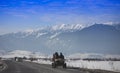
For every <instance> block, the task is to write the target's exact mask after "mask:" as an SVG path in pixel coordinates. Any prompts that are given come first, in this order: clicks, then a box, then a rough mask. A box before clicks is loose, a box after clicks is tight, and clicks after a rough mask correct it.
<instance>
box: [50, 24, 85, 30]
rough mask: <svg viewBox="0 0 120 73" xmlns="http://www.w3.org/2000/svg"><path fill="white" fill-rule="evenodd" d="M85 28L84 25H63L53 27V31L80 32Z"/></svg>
mask: <svg viewBox="0 0 120 73" xmlns="http://www.w3.org/2000/svg"><path fill="white" fill-rule="evenodd" d="M82 28H84V26H83V25H81V24H76V25H75V24H71V25H70V24H61V25H55V26H52V29H53V30H80V29H82Z"/></svg>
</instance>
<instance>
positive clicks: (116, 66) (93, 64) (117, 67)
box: [66, 60, 120, 72]
mask: <svg viewBox="0 0 120 73" xmlns="http://www.w3.org/2000/svg"><path fill="white" fill-rule="evenodd" d="M66 63H67V66H70V67H79V68H87V69H101V70H109V71H116V72H120V61H83V60H77V61H67V62H66Z"/></svg>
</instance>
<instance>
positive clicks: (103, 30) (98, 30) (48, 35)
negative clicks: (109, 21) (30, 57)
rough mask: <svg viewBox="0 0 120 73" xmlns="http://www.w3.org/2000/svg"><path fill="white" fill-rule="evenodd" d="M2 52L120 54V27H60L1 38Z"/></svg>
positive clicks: (10, 34) (18, 33)
mask: <svg viewBox="0 0 120 73" xmlns="http://www.w3.org/2000/svg"><path fill="white" fill-rule="evenodd" d="M0 50H5V51H13V50H28V51H33V52H34V51H35V52H36V51H39V52H41V53H47V54H51V53H53V52H55V51H58V52H63V53H65V54H73V53H102V54H120V25H105V24H94V25H91V26H88V27H85V26H81V25H65V24H63V25H56V26H51V27H45V28H40V29H36V30H31V31H25V32H17V33H9V34H5V35H1V36H0Z"/></svg>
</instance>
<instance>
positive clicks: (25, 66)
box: [0, 61, 85, 73]
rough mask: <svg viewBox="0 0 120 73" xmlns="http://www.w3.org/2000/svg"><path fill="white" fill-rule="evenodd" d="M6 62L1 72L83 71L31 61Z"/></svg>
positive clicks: (70, 72)
mask: <svg viewBox="0 0 120 73" xmlns="http://www.w3.org/2000/svg"><path fill="white" fill-rule="evenodd" d="M5 63H6V64H7V67H6V69H5V70H3V71H2V72H0V73H83V72H81V71H80V70H79V69H70V68H69V69H63V68H56V69H53V68H51V66H50V65H41V64H36V63H31V62H15V61H5ZM84 73H85V72H84Z"/></svg>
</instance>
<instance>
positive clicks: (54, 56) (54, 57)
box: [53, 52, 59, 61]
mask: <svg viewBox="0 0 120 73" xmlns="http://www.w3.org/2000/svg"><path fill="white" fill-rule="evenodd" d="M58 58H59V55H58V52H55V53H54V54H53V61H54V60H55V59H58Z"/></svg>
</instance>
